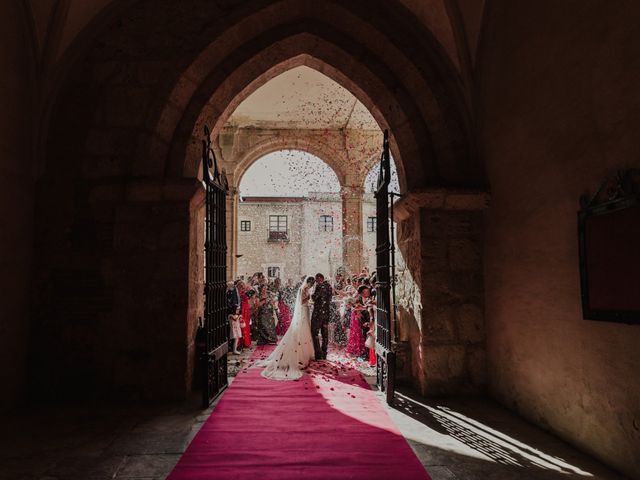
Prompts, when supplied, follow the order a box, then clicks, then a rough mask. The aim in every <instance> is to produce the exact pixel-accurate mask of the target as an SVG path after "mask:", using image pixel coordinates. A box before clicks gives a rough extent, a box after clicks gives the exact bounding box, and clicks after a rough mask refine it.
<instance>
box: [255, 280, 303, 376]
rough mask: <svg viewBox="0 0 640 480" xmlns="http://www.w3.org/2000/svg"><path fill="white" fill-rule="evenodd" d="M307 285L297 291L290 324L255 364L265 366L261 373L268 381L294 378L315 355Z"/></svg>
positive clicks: (300, 374)
mask: <svg viewBox="0 0 640 480" xmlns="http://www.w3.org/2000/svg"><path fill="white" fill-rule="evenodd" d="M309 298H310V293H309V287H308V286H307V284H306V283H303V284H302V286H301V287H300V289H299V290H298V296H297V297H296V305H295V307H294V311H293V319H292V320H291V325H290V326H289V329H288V330H287V333H285V334H284V337H282V339H281V340H280V343H279V344H278V346H277V347H276V348H275V350H274V351H273V352H272V353H271V355H269V357H268V358H267V359H266V360H264V361H263V362H260V363H259V364H258V365H259V366H263V367H265V368H264V370H263V371H262V376H263V377H265V378H270V379H271V380H297V379H298V378H300V377H301V376H302V370H303V369H304V368H306V367H307V366H308V365H309V362H310V361H311V360H313V359H314V358H315V354H314V350H313V340H312V339H311V319H310V314H309Z"/></svg>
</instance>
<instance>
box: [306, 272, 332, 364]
mask: <svg viewBox="0 0 640 480" xmlns="http://www.w3.org/2000/svg"><path fill="white" fill-rule="evenodd" d="M332 296H333V289H332V288H331V285H329V282H326V281H325V282H322V283H317V284H316V289H315V291H314V292H313V295H312V296H311V299H312V300H313V313H312V314H311V337H312V338H313V349H314V351H315V356H316V359H320V358H327V349H328V348H329V318H330V316H331V311H330V309H331V297H332ZM318 330H319V331H320V333H321V334H322V346H320V341H319V340H318Z"/></svg>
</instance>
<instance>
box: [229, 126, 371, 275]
mask: <svg viewBox="0 0 640 480" xmlns="http://www.w3.org/2000/svg"><path fill="white" fill-rule="evenodd" d="M246 135H247V136H248V137H250V140H248V141H242V140H238V143H239V144H240V145H245V148H242V147H237V148H228V149H227V150H226V153H225V149H224V148H223V149H221V150H222V157H223V159H224V165H225V166H226V168H227V171H228V172H230V175H229V178H230V185H232V191H231V195H230V196H229V200H228V203H227V208H228V210H229V211H230V212H233V214H232V215H231V216H229V217H228V225H230V228H229V229H228V232H227V244H228V245H229V252H228V256H227V260H228V265H231V266H232V268H231V270H230V271H229V272H228V273H229V278H230V279H231V278H233V277H235V275H236V272H237V259H236V253H237V246H238V236H237V222H238V219H237V211H238V192H237V188H238V186H239V185H240V181H241V179H242V176H243V175H244V173H245V172H246V171H247V170H248V169H249V168H250V167H251V165H253V163H255V162H256V161H257V160H258V159H260V158H262V157H264V156H265V155H267V154H269V153H272V152H276V151H280V150H300V151H304V152H307V153H310V154H312V155H315V156H316V157H318V158H320V159H321V160H322V161H324V162H325V163H326V164H327V165H329V167H330V168H331V169H332V170H333V171H334V172H335V173H336V175H337V177H338V181H339V183H340V187H341V199H342V213H341V231H342V238H343V249H342V252H343V253H342V264H343V266H344V267H345V268H346V269H347V270H348V271H353V272H359V271H360V269H361V268H362V265H363V253H364V252H363V239H362V235H363V233H364V232H363V226H362V222H363V216H362V205H363V193H364V192H363V189H362V188H361V184H362V183H363V179H362V172H363V171H366V169H367V168H368V165H367V163H366V159H367V158H372V157H370V156H366V157H365V159H362V158H358V157H356V158H354V156H353V155H352V156H351V157H350V156H349V154H348V152H347V150H346V148H345V141H344V137H343V132H333V135H332V134H331V132H327V131H314V130H310V131H300V130H293V131H282V130H280V131H277V132H269V131H267V132H259V133H257V132H256V131H254V130H248V131H247V132H246ZM378 136H381V132H380V135H378V134H375V135H371V138H368V139H367V142H368V143H370V145H372V148H376V147H377V145H376V142H377V141H378V138H377V137H378ZM253 137H256V138H253ZM361 161H364V162H365V163H364V164H362V162H361ZM354 162H357V163H358V167H357V168H352V166H353V164H354ZM353 238H358V239H359V240H360V241H359V242H355V243H354V242H351V241H348V240H349V239H353Z"/></svg>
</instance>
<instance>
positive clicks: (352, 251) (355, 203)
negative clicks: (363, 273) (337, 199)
mask: <svg viewBox="0 0 640 480" xmlns="http://www.w3.org/2000/svg"><path fill="white" fill-rule="evenodd" d="M341 194H342V239H343V241H342V259H343V264H344V266H345V268H346V269H347V272H350V273H359V272H360V270H362V252H363V249H362V197H363V194H364V189H363V188H362V186H361V185H344V186H343V187H342V192H341Z"/></svg>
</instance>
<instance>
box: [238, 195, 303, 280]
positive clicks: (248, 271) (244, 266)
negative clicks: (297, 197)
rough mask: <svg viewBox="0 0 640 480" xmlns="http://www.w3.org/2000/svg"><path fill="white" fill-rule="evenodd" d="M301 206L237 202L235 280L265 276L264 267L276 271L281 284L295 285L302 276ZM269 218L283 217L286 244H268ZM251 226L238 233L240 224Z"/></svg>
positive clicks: (300, 204)
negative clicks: (290, 283) (286, 229)
mask: <svg viewBox="0 0 640 480" xmlns="http://www.w3.org/2000/svg"><path fill="white" fill-rule="evenodd" d="M302 210H303V207H302V203H301V202H257V201H256V202H254V201H248V202H240V203H239V205H238V237H237V238H238V255H242V257H240V258H238V270H237V275H238V276H244V277H245V278H249V277H251V275H253V274H254V273H255V272H264V274H265V275H266V274H267V267H268V266H276V267H280V275H281V279H282V280H283V281H286V280H287V279H289V278H290V279H291V280H293V282H294V284H295V282H296V281H297V280H298V279H299V278H300V275H302V273H301V272H302V263H301V262H302V242H303V232H302V223H303V215H302ZM269 215H286V216H287V222H288V229H289V241H275V242H270V241H268V236H269ZM243 220H248V221H250V222H251V231H250V232H242V231H240V230H239V228H240V222H242V221H243Z"/></svg>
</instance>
